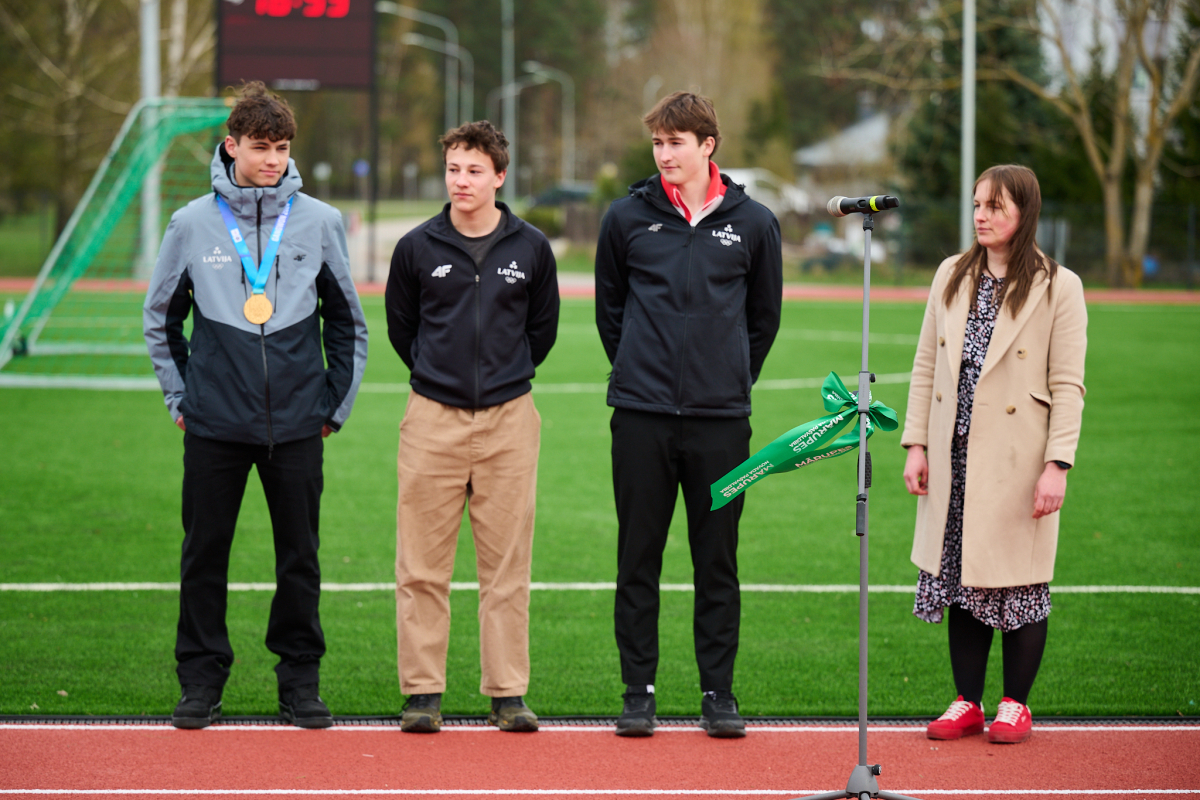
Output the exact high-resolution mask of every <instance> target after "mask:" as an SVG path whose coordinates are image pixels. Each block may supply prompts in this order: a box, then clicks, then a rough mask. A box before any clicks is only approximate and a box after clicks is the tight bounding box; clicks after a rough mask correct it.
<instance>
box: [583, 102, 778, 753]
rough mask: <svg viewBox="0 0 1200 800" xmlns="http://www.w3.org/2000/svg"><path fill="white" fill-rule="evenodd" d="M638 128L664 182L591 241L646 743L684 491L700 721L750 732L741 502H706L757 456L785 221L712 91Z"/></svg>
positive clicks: (630, 666)
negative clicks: (736, 151) (771, 206)
mask: <svg viewBox="0 0 1200 800" xmlns="http://www.w3.org/2000/svg"><path fill="white" fill-rule="evenodd" d="M643 121H644V122H645V123H646V126H647V127H648V128H649V130H650V132H651V134H652V135H653V139H654V153H655V161H656V163H657V164H658V166H659V170H660V175H657V176H654V177H652V178H648V179H646V180H644V181H641V182H639V183H637V184H635V185H634V186H632V187H630V193H629V196H628V197H625V198H622V199H620V200H617V201H616V202H614V203H613V204H612V207H611V208H610V209H609V211H608V214H607V215H606V216H605V218H604V222H603V225H602V228H601V232H600V239H599V242H598V245H597V249H596V326H597V328H598V329H599V333H600V339H601V341H602V342H603V344H604V349H605V352H606V353H607V355H608V358H609V361H610V362H611V363H612V374H611V377H610V379H609V388H608V404H609V405H610V406H613V407H614V412H613V416H612V423H611V426H612V436H613V444H612V457H613V486H614V491H615V495H616V505H617V519H618V528H619V532H618V545H617V559H618V572H617V594H616V608H615V626H616V637H617V645H618V648H619V650H620V653H621V673H622V680H623V681H624V683H625V684H626V686H627V690H626V692H625V695H624V698H625V705H624V709H623V712H622V714H621V717H620V719H619V720H618V722H617V731H616V732H617V734H618V735H622V736H648V735H651V734H652V733H653V730H654V727H655V725H656V724H657V720H656V719H655V716H654V714H655V703H654V680H655V673H656V670H657V666H658V608H659V599H658V580H659V576H660V574H661V571H662V553H663V548H664V546H665V544H666V538H667V529H668V527H669V526H670V522H671V516H672V513H673V511H674V507H675V498H676V495H677V493H678V491H679V487H681V486H682V489H683V494H684V503H685V505H686V508H687V515H688V539H689V543H690V545H691V551H692V562H693V565H694V576H695V588H696V600H695V618H694V634H695V647H696V661H697V665H698V667H699V670H700V688H701V690H702V691H703V692H704V696H703V698H702V702H701V709H702V715H703V716H702V721H701V724H702V725H703V727H705V728H706V730H707V731H708V733H709V735H710V736H719V737H736V736H744V735H745V725H744V723H743V721H742V719H741V717H740V715H739V714H738V710H737V701H736V698H735V697H734V695H733V693H732V686H733V664H734V659H735V657H736V655H737V645H738V625H739V620H740V590H739V586H738V579H737V537H738V518H739V517H740V515H741V510H742V502H743V498H741V497H739V498H738V499H737V500H735V501H734V502H732V503H730V504H729V505H727V506H725V507H724V508H722V509H719V510H717V511H709V505H710V501H711V497H710V493H709V487H710V485H711V484H712V482H713V481H715V480H717V479H718V478H720V477H721V476H722V475H724V474H725V473H726V472H728V471H729V469H730V468H731V467H733V466H736V465H737V464H738V463H740V462H742V461H744V460H745V459H746V458H749V455H750V453H749V445H750V423H749V419H748V417H749V416H750V387H751V385H752V384H753V383H754V381H755V380H757V379H758V375H759V372H760V371H761V370H762V366H763V361H764V360H765V359H766V356H767V352H768V351H769V350H770V348H771V344H772V342H773V341H774V339H775V335H776V333H777V332H778V329H779V318H780V307H781V300H782V257H781V250H780V235H779V223H778V221H777V220H776V219H775V217H774V215H773V214H772V213H771V212H770V211H769V210H767V209H766V208H765V207H763V206H762V205H760V204H759V203H756V202H755V201H754V200H751V199H750V198H749V197H748V196H747V195H746V193H745V192H744V191H743V190H742V188H741V187H740V186H737V185H736V184H732V183H731V182H730V181H729V179H728V178H727V177H725V176H723V175H720V173H719V171H718V170H717V168H716V165H715V164H714V163H712V161H711V156H712V154H713V152H715V150H716V146H717V144H718V143H719V141H720V134H719V132H718V129H717V120H716V114H715V112H714V111H713V109H712V104H711V103H710V102H709V101H708V100H707V99H706V98H703V97H698V96H696V95H693V94H690V93H685V92H678V93H676V94H674V95H671V96H670V97H667V98H664V99H663V100H662V101H660V103H659V104H658V105H657V106H655V108H654V109H653V110H652V111H651V112H650V113H649V114H647V115H646V118H645V119H644V120H643Z"/></svg>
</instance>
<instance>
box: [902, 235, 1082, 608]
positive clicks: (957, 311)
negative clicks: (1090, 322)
mask: <svg viewBox="0 0 1200 800" xmlns="http://www.w3.org/2000/svg"><path fill="white" fill-rule="evenodd" d="M958 258H959V257H958V256H952V257H951V258H948V259H946V260H945V261H943V262H942V265H941V266H940V267H938V271H937V275H936V276H935V277H934V279H933V287H932V289H931V290H930V293H929V302H928V304H927V305H926V307H925V321H924V323H922V325H921V336H920V341H919V342H918V343H917V355H916V357H915V359H914V360H913V372H912V383H911V385H910V388H909V392H908V411H907V414H906V416H905V420H904V434H903V436H902V437H901V440H900V441H901V444H902V445H904V446H905V447H908V446H909V445H925V447H926V448H927V458H928V460H929V493H928V494H927V495H924V496H921V497H918V498H917V525H916V534H915V536H914V538H913V549H912V561H913V563H914V564H916V565H917V566H918V567H920V568H921V569H923V570H925V571H926V572H929V573H931V574H933V575H935V576H936V575H938V574H939V572H940V571H941V562H942V540H943V538H944V536H945V532H946V516H947V513H948V510H949V505H950V440H951V437H952V436H953V433H954V417H955V414H956V412H957V407H958V373H959V367H960V365H961V362H962V350H963V337H964V336H965V334H966V328H967V312H968V311H969V310H970V306H971V299H972V298H971V297H970V296H969V295H970V293H971V280H970V278H969V277H967V278H965V279H964V280H963V281H962V284H961V286H960V289H959V292H958V294H957V296H956V297H955V298H954V301H953V302H952V303H951V304H950V305H949V307H947V306H946V305H945V304H944V303H943V302H942V295H943V293H944V292H945V288H946V283H947V281H948V280H949V277H950V274H951V272H952V270H953V267H954V265H955V263H956V262H957V261H958ZM1048 289H1049V291H1048ZM1086 352H1087V308H1086V307H1085V306H1084V302H1083V284H1082V283H1081V282H1080V280H1079V276H1077V275H1076V274H1075V273H1073V272H1071V271H1070V270H1068V269H1066V268H1064V267H1059V268H1058V272H1057V274H1056V275H1055V277H1054V283H1053V287H1052V288H1050V284H1049V283H1048V281H1047V280H1046V277H1045V273H1039V278H1037V279H1035V281H1034V283H1033V286H1031V287H1030V290H1029V296H1028V297H1027V298H1026V300H1025V304H1024V306H1022V308H1021V311H1020V313H1019V314H1018V315H1017V318H1016V319H1013V317H1012V315H1011V313H1010V312H1009V310H1008V308H1007V307H1005V308H1002V309H1001V310H1000V312H999V315H998V316H997V318H996V327H995V329H994V330H993V332H992V338H991V342H990V343H989V345H988V350H987V357H986V358H985V359H984V363H983V369H982V371H981V372H980V375H979V383H978V384H976V386H975V404H974V406H973V407H972V411H971V432H970V435H969V437H968V440H967V484H966V497H965V502H964V508H963V545H962V550H963V556H962V584H963V586H976V587H987V588H995V587H1001V586H1027V585H1029V584H1034V583H1045V582H1048V581H1050V580H1051V579H1052V578H1053V577H1054V556H1055V549H1056V547H1057V545H1058V516H1059V515H1058V513H1057V512H1056V513H1054V514H1049V515H1047V516H1044V517H1042V518H1041V519H1033V492H1034V487H1035V485H1036V484H1037V480H1038V478H1039V477H1040V476H1041V474H1042V470H1043V469H1044V468H1045V465H1046V463H1047V462H1049V461H1065V462H1066V463H1068V464H1074V463H1075V448H1076V446H1077V444H1078V443H1079V426H1080V421H1081V417H1082V413H1083V395H1084V391H1085V389H1084V386H1083V362H1084V356H1085V354H1086Z"/></svg>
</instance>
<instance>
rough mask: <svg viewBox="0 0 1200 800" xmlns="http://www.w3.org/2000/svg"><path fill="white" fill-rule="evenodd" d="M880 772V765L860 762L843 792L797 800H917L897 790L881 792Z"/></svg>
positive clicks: (826, 793) (827, 793)
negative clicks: (878, 778)
mask: <svg viewBox="0 0 1200 800" xmlns="http://www.w3.org/2000/svg"><path fill="white" fill-rule="evenodd" d="M878 774H879V765H878V764H874V765H872V766H869V767H868V766H864V765H862V764H859V765H858V766H857V767H855V768H854V771H853V772H851V773H850V780H849V781H848V782H847V783H846V789H845V791H841V792H824V793H823V794H814V795H810V796H808V797H801V798H797V799H796V800H845V799H846V798H851V800H874V798H877V797H882V798H884V800H917V798H915V797H908V796H906V795H902V794H896V793H895V792H881V791H880V790H879V783H878V782H877V781H876V780H875V776H876V775H878Z"/></svg>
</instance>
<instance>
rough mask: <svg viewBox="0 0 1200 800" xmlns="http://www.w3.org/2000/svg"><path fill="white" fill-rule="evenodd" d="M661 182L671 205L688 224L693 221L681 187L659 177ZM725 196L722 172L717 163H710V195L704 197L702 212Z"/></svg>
mask: <svg viewBox="0 0 1200 800" xmlns="http://www.w3.org/2000/svg"><path fill="white" fill-rule="evenodd" d="M659 180H661V181H662V187H663V190H664V191H665V192H666V193H667V199H668V200H670V201H671V205H673V206H675V207H676V208H677V209H679V210H680V212H682V214H683V218H684V219H686V220H687V221H688V222H691V221H692V212H691V211H689V210H688V207H687V204H686V203H684V202H683V193H682V192H681V191H679V187H678V186H676V185H675V184H673V183H667V181H666V179H665V178H663V177H662V176H661V175H659ZM724 196H725V182H724V181H723V180H721V170H720V168H719V167H717V162H715V161H711V160H710V161H709V162H708V193H707V194H706V195H705V196H704V205H702V206H700V210H701V211H703V210H704V209H706V208H708V207H709V206H710V205H712V203H713V201H714V200H716V199H717V198H718V197H724Z"/></svg>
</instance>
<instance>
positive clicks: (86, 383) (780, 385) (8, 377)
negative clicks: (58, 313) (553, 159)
mask: <svg viewBox="0 0 1200 800" xmlns="http://www.w3.org/2000/svg"><path fill="white" fill-rule="evenodd" d="M911 376H912V373H910V372H894V373H890V374H884V375H876V376H875V383H877V384H893V383H908V381H909V379H910V378H911ZM824 381H825V379H824V378H777V379H775V380H761V381H759V382H758V383H756V384H754V389H755V391H790V390H795V389H819V388H820V387H821V384H822V383H823V382H824ZM0 388H11V389H95V390H98V391H111V392H150V391H153V392H157V391H160V387H159V385H158V380H157V379H156V378H151V377H135V376H112V377H107V378H105V377H90V376H87V375H25V374H19V373H18V374H7V373H5V374H0ZM851 388H854V387H851ZM410 389H411V387H410V386H409V385H408V384H407V383H364V384H361V385H360V386H359V387H358V390H359V392H362V393H364V394H408V392H409V391H410ZM533 391H534V393H535V394H604V393H605V392H607V391H608V384H607V383H536V382H535V383H534V384H533Z"/></svg>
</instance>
